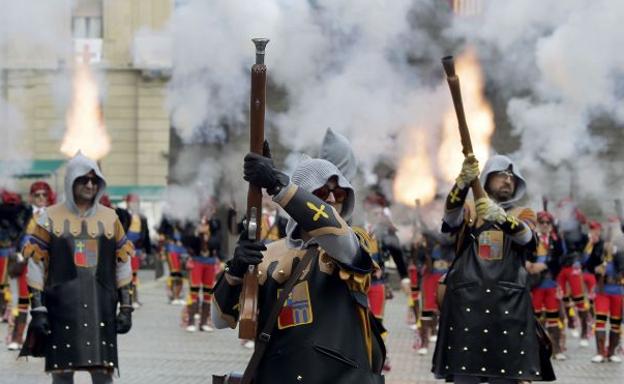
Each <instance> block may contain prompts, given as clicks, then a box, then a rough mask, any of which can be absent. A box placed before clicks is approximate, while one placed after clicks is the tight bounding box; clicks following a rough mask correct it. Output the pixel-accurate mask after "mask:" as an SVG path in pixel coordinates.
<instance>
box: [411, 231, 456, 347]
mask: <svg viewBox="0 0 624 384" xmlns="http://www.w3.org/2000/svg"><path fill="white" fill-rule="evenodd" d="M423 236H424V244H423V249H422V250H423V257H424V263H423V264H424V265H423V266H424V268H423V275H422V293H423V302H422V310H421V313H420V327H419V329H418V332H419V339H420V348H419V349H418V354H419V355H426V354H427V352H429V349H428V348H429V342H430V341H433V340H431V334H432V333H434V334H436V327H437V325H438V324H437V323H438V321H437V319H438V317H439V309H438V297H437V296H438V293H437V292H438V283H439V281H440V279H441V278H442V276H444V274H445V273H446V272H447V271H448V268H449V266H450V265H451V262H452V261H453V257H454V256H455V246H454V242H453V241H452V240H451V239H450V238H449V237H448V236H443V235H442V234H441V233H439V232H438V233H435V232H433V231H424V232H423ZM434 340H435V339H434Z"/></svg>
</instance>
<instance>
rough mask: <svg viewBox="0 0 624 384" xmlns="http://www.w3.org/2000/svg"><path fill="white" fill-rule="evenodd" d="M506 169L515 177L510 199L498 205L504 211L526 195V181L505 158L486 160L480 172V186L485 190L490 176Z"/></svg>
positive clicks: (513, 164)
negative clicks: (513, 189) (514, 185)
mask: <svg viewBox="0 0 624 384" xmlns="http://www.w3.org/2000/svg"><path fill="white" fill-rule="evenodd" d="M507 169H508V170H510V171H511V172H512V173H513V174H514V176H516V190H515V191H514V194H513V196H512V198H511V199H509V200H507V201H503V202H499V205H500V206H502V207H503V208H505V209H509V208H511V207H512V206H513V204H514V203H515V202H517V201H518V200H520V199H521V198H523V197H524V195H525V194H526V188H527V187H526V180H525V179H524V177H523V176H522V174H521V173H520V170H519V169H518V166H517V165H516V164H515V163H514V162H513V161H512V160H511V159H510V158H509V157H507V156H504V155H494V156H492V157H490V158H489V159H488V161H487V162H486V163H485V165H484V166H483V170H482V171H481V184H482V185H483V188H485V186H486V185H487V180H488V177H489V176H490V174H492V173H494V172H499V171H504V170H507ZM486 192H487V191H486Z"/></svg>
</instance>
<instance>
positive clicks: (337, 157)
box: [319, 128, 357, 180]
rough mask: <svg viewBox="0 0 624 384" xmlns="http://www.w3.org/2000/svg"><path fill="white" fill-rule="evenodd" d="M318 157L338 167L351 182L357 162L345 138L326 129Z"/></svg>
mask: <svg viewBox="0 0 624 384" xmlns="http://www.w3.org/2000/svg"><path fill="white" fill-rule="evenodd" d="M319 157H320V158H321V159H324V160H327V161H329V162H330V163H332V164H334V165H335V166H336V167H338V169H339V170H340V172H341V173H342V174H343V175H344V177H346V178H347V180H353V178H354V177H355V174H356V172H357V162H356V160H355V154H354V153H353V149H352V148H351V143H349V140H348V139H347V138H346V137H345V136H343V135H341V134H340V133H337V132H334V131H333V129H331V128H327V131H326V132H325V136H324V137H323V143H322V144H321V152H320V154H319Z"/></svg>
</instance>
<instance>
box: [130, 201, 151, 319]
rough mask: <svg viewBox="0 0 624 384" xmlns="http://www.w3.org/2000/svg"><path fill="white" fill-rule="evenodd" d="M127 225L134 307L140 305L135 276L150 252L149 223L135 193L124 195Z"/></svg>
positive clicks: (137, 279)
mask: <svg viewBox="0 0 624 384" xmlns="http://www.w3.org/2000/svg"><path fill="white" fill-rule="evenodd" d="M125 200H126V204H127V210H126V211H127V212H128V216H129V219H130V220H129V225H128V229H127V231H126V236H128V239H129V240H130V241H132V244H134V256H132V262H131V263H132V305H133V307H134V308H138V307H140V306H141V302H140V301H139V278H138V276H137V274H138V272H139V268H140V267H141V264H142V263H145V262H146V261H147V259H148V257H149V255H151V253H152V242H151V240H150V233H149V225H148V224H147V218H146V217H145V216H144V215H142V214H141V208H140V204H141V200H140V199H139V196H138V195H136V194H132V193H131V194H128V195H127V196H126V199H125Z"/></svg>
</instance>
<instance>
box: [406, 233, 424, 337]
mask: <svg viewBox="0 0 624 384" xmlns="http://www.w3.org/2000/svg"><path fill="white" fill-rule="evenodd" d="M424 260H425V236H424V235H423V234H422V232H417V233H415V234H414V237H413V239H412V241H411V246H410V250H409V252H408V253H407V273H408V277H409V290H407V289H406V293H407V294H408V298H407V299H408V300H407V307H408V311H409V312H408V322H409V323H410V324H411V321H412V320H411V319H412V318H413V321H414V323H413V324H411V325H410V328H411V329H412V330H414V331H418V329H419V328H418V324H419V322H420V298H421V293H420V280H422V279H421V270H422V265H423V263H424ZM420 346H421V342H420V334H419V333H417V334H416V339H415V341H414V346H413V347H414V349H420Z"/></svg>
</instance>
